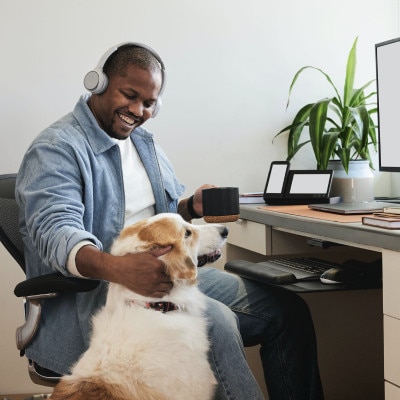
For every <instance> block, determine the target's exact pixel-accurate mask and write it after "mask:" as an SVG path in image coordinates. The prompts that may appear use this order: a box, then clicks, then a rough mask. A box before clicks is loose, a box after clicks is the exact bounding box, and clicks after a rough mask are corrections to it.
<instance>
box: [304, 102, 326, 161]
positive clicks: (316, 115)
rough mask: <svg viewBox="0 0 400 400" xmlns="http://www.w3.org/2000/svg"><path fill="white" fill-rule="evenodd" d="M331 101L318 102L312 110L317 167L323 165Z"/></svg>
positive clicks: (311, 128)
mask: <svg viewBox="0 0 400 400" xmlns="http://www.w3.org/2000/svg"><path fill="white" fill-rule="evenodd" d="M330 102H331V99H322V100H319V101H317V102H316V103H315V104H314V105H313V106H312V107H311V110H310V124H309V127H308V129H309V131H310V140H311V145H312V147H313V149H314V154H315V156H316V160H317V165H318V164H320V163H321V153H322V136H323V134H324V131H325V124H326V116H327V113H328V105H329V103H330Z"/></svg>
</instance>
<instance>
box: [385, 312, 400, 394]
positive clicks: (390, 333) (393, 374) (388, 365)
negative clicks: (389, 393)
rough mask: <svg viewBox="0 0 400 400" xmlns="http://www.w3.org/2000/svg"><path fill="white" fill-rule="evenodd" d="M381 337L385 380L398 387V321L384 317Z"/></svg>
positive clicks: (399, 349) (399, 384) (399, 362)
mask: <svg viewBox="0 0 400 400" xmlns="http://www.w3.org/2000/svg"><path fill="white" fill-rule="evenodd" d="M383 337H384V365H385V369H384V374H385V380H386V381H389V382H392V383H394V384H395V385H397V386H400V341H399V338H400V320H398V319H396V318H392V317H388V316H387V315H384V316H383ZM398 398H399V397H398Z"/></svg>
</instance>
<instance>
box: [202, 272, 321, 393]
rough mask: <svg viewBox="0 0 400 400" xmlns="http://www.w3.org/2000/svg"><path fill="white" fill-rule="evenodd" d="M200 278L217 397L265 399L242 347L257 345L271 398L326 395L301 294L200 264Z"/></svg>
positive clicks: (307, 314) (311, 326)
mask: <svg viewBox="0 0 400 400" xmlns="http://www.w3.org/2000/svg"><path fill="white" fill-rule="evenodd" d="M198 278H199V288H200V290H201V291H203V292H204V293H205V294H206V295H207V296H209V297H210V301H209V304H208V318H209V335H210V339H211V351H210V361H211V365H212V368H213V370H214V373H215V376H216V378H217V380H218V382H219V386H218V389H217V395H216V399H218V400H222V399H229V400H259V399H263V398H264V397H263V395H262V393H261V390H260V388H259V387H258V385H257V383H256V381H255V378H254V376H253V374H252V373H251V371H250V369H249V367H248V365H247V362H246V358H245V354H244V349H243V345H244V346H254V345H257V344H260V345H261V349H260V355H261V361H262V365H263V370H264V377H265V382H266V385H267V388H268V395H269V398H270V400H289V399H290V400H306V399H307V400H322V399H323V398H324V396H323V391H322V385H321V380H320V376H319V370H318V362H317V345H316V338H315V332H314V325H313V322H312V319H311V315H310V312H309V309H308V306H307V304H306V303H305V302H304V300H303V299H302V298H301V297H299V296H298V295H296V294H295V293H293V292H289V291H287V290H283V289H281V288H279V287H275V286H269V285H268V286H266V285H265V286H264V285H261V284H257V283H254V282H252V281H249V280H246V279H241V278H240V277H238V276H236V275H232V274H229V273H226V272H223V271H221V270H218V269H214V268H208V267H203V268H200V269H199V276H198ZM214 300H217V301H214ZM221 303H223V304H225V305H226V306H227V307H225V306H224V305H223V304H221ZM228 307H229V308H228ZM231 310H232V311H233V312H232V311H231Z"/></svg>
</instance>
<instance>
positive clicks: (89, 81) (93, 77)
mask: <svg viewBox="0 0 400 400" xmlns="http://www.w3.org/2000/svg"><path fill="white" fill-rule="evenodd" d="M83 84H84V85H85V88H86V89H87V90H89V92H92V93H93V94H100V93H103V92H104V91H105V90H106V88H107V85H108V78H107V75H106V74H105V73H104V72H103V68H99V67H97V68H95V69H94V70H92V71H89V72H88V73H87V74H86V76H85V78H84V80H83Z"/></svg>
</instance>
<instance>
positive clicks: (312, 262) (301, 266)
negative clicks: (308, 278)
mask: <svg viewBox="0 0 400 400" xmlns="http://www.w3.org/2000/svg"><path fill="white" fill-rule="evenodd" d="M268 261H269V262H272V263H273V264H277V265H280V266H285V267H288V268H291V269H293V270H295V271H303V272H306V273H310V274H315V275H318V276H320V275H321V274H323V273H324V272H325V271H327V270H328V269H330V268H333V267H337V266H338V265H339V264H337V263H334V262H332V261H325V260H320V259H318V258H308V257H307V258H276V259H270V260H268Z"/></svg>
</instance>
